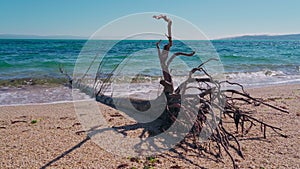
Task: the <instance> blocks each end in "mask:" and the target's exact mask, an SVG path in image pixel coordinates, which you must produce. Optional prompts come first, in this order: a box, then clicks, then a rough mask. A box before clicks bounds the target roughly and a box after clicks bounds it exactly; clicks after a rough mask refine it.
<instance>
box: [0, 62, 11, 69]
mask: <svg viewBox="0 0 300 169" xmlns="http://www.w3.org/2000/svg"><path fill="white" fill-rule="evenodd" d="M9 67H13V65H12V64H9V63H7V62H6V61H4V60H0V68H9Z"/></svg>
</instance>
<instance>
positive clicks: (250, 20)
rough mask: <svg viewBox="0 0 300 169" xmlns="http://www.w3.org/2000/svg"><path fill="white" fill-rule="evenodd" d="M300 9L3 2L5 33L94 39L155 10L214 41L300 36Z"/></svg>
mask: <svg viewBox="0 0 300 169" xmlns="http://www.w3.org/2000/svg"><path fill="white" fill-rule="evenodd" d="M299 9H300V1H299V0H287V1H283V0H251V1H242V0H189V1H188V0H186V1H184V0H177V1H174V0H173V1H171V0H168V1H167V0H110V1H109V0H107V1H104V0H103V1H102V0H0V34H30V35H32V34H33V35H76V36H85V37H89V36H90V35H92V34H93V33H94V32H95V31H97V30H98V29H99V28H100V27H102V26H104V25H105V24H107V23H109V22H111V21H112V20H115V19H117V18H119V17H122V16H125V15H129V14H134V13H142V12H154V11H157V12H162V13H170V14H172V15H176V16H179V17H182V18H185V19H186V20H188V21H190V22H191V23H193V24H194V25H196V26H197V27H198V28H200V29H201V30H202V31H203V32H204V33H205V34H206V35H207V36H208V37H209V38H211V39H213V38H220V37H228V36H232V35H242V34H266V33H267V34H289V33H300V22H299V21H300V19H299V18H300V10H299ZM174 27H175V26H174ZM129 28H130V26H128V27H126V28H125V29H129ZM174 29H176V28H174ZM120 31H121V30H120Z"/></svg>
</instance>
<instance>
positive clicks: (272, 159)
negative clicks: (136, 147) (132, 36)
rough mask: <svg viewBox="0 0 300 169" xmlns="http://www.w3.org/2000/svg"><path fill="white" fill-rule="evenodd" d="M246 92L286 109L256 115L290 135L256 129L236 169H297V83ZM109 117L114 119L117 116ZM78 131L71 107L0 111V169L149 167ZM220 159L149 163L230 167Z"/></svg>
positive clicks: (168, 156) (181, 156)
mask: <svg viewBox="0 0 300 169" xmlns="http://www.w3.org/2000/svg"><path fill="white" fill-rule="evenodd" d="M247 91H248V92H249V93H251V95H253V96H255V97H262V98H264V99H268V103H272V104H274V105H277V106H281V107H288V108H289V111H290V114H282V113H281V114H280V113H278V112H276V111H273V110H271V109H269V108H262V109H261V110H260V112H261V113H260V114H259V117H260V118H264V119H265V121H266V122H269V123H272V124H273V125H275V126H278V127H281V128H282V129H283V131H282V132H283V133H284V134H286V135H287V136H288V137H287V138H283V137H280V136H279V135H277V134H276V133H274V132H273V131H271V130H268V131H267V139H264V138H263V137H262V133H260V132H259V130H258V128H259V127H256V128H254V129H253V130H251V131H250V133H249V135H248V136H245V137H241V138H239V139H240V143H241V145H242V147H243V148H242V150H243V152H244V155H245V159H244V160H243V159H241V158H239V157H237V156H235V157H236V158H237V160H236V162H237V164H238V165H239V166H240V168H295V169H296V168H300V154H299V149H300V133H299V127H300V85H284V86H270V87H264V88H256V89H248V90H247ZM99 107H100V108H101V109H102V110H104V111H105V112H106V113H108V115H113V114H117V111H115V110H113V109H112V108H109V107H107V106H104V105H102V104H100V103H99ZM110 118H111V119H112V120H114V119H116V120H118V119H117V118H118V116H115V115H114V116H112V117H110ZM33 120H37V122H36V123H34V122H35V121H33ZM32 122H33V123H34V124H32ZM119 122H120V119H119ZM121 122H122V119H121ZM81 127H82V126H81V125H80V123H79V122H78V120H77V118H76V114H75V111H74V107H73V103H56V104H45V105H24V106H2V107H0V138H1V142H0V168H41V167H46V168H122V167H123V168H132V167H136V168H144V166H147V165H148V163H151V162H149V160H146V158H141V159H140V160H136V159H133V158H131V159H130V158H129V157H120V156H117V155H114V154H110V153H108V152H106V151H105V150H104V149H102V148H100V147H99V146H97V145H96V144H95V143H93V142H92V141H91V140H89V139H86V138H87V137H86V134H85V133H84V132H81V131H82V128H81ZM107 141H110V140H107ZM178 151H179V152H180V150H178ZM223 161H224V163H222V162H216V161H215V159H214V158H213V157H211V156H204V155H201V156H199V155H197V154H196V153H193V152H192V151H189V152H187V153H185V152H182V153H174V152H166V153H164V154H161V155H159V156H157V158H156V160H154V161H152V163H153V165H154V168H232V164H231V162H230V159H229V157H228V156H226V155H225V154H224V159H223Z"/></svg>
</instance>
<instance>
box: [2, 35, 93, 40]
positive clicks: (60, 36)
mask: <svg viewBox="0 0 300 169" xmlns="http://www.w3.org/2000/svg"><path fill="white" fill-rule="evenodd" d="M0 39H87V38H86V37H81V36H70V35H51V36H40V35H15V34H0Z"/></svg>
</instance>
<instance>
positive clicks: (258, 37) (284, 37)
mask: <svg viewBox="0 0 300 169" xmlns="http://www.w3.org/2000/svg"><path fill="white" fill-rule="evenodd" d="M221 40H300V34H289V35H244V36H237V37H229V38H222V39H221Z"/></svg>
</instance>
